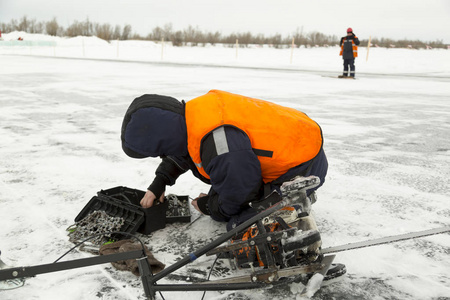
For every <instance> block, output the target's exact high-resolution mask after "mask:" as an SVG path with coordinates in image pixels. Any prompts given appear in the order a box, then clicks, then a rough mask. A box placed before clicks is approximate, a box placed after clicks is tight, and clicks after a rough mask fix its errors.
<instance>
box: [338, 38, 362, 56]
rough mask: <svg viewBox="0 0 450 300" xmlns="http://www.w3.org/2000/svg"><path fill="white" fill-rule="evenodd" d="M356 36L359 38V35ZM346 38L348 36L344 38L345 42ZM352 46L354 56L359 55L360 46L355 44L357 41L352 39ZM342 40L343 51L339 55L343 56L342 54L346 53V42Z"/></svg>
mask: <svg viewBox="0 0 450 300" xmlns="http://www.w3.org/2000/svg"><path fill="white" fill-rule="evenodd" d="M355 38H356V39H357V37H356V36H355ZM345 40H347V37H344V38H343V42H345ZM351 41H352V48H353V57H358V46H357V45H356V44H355V41H354V40H353V39H352V40H351ZM343 42H341V52H340V53H339V55H341V56H342V54H343V53H344V43H343Z"/></svg>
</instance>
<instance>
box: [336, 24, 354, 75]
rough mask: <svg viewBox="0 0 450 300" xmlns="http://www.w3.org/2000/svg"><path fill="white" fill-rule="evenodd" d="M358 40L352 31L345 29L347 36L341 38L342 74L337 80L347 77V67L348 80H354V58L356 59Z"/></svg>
mask: <svg viewBox="0 0 450 300" xmlns="http://www.w3.org/2000/svg"><path fill="white" fill-rule="evenodd" d="M358 45H359V39H358V38H357V37H356V35H355V34H354V33H353V29H351V28H348V29H347V36H344V37H342V38H341V43H340V46H341V52H340V53H339V55H342V58H343V59H344V74H343V75H342V76H339V78H345V77H348V76H349V74H348V67H349V66H350V78H355V58H356V57H358Z"/></svg>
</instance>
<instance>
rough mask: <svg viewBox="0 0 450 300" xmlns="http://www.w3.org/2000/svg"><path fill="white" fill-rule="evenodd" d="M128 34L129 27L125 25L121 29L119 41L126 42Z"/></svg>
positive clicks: (129, 31)
mask: <svg viewBox="0 0 450 300" xmlns="http://www.w3.org/2000/svg"><path fill="white" fill-rule="evenodd" d="M130 34H131V25H129V24H127V25H125V26H124V27H123V30H122V36H121V37H120V39H122V40H128V38H129V36H130Z"/></svg>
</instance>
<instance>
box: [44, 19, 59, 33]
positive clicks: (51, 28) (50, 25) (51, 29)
mask: <svg viewBox="0 0 450 300" xmlns="http://www.w3.org/2000/svg"><path fill="white" fill-rule="evenodd" d="M58 29H59V25H58V22H57V21H56V18H53V19H52V20H51V21H48V22H47V23H45V31H46V32H47V34H49V35H53V36H56V35H57V34H58Z"/></svg>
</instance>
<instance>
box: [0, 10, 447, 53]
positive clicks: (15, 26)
mask: <svg viewBox="0 0 450 300" xmlns="http://www.w3.org/2000/svg"><path fill="white" fill-rule="evenodd" d="M0 29H1V31H2V32H4V33H7V32H12V31H25V32H28V33H46V34H48V35H53V36H68V37H75V36H97V37H99V38H101V39H104V40H107V41H110V40H151V41H161V40H164V41H170V42H172V44H173V45H174V46H205V45H206V44H212V45H214V44H219V43H220V44H228V45H230V47H232V46H234V44H235V43H236V40H238V41H239V45H240V46H241V47H247V46H248V45H251V44H252V45H272V46H273V47H275V48H286V47H289V46H290V45H291V43H292V39H293V38H294V42H295V45H296V46H297V47H298V46H300V45H303V46H307V47H308V46H311V47H315V46H319V47H327V46H334V45H337V44H339V41H340V37H338V36H336V35H326V34H323V33H321V32H317V31H314V32H309V33H303V28H301V29H297V30H296V31H295V32H293V33H291V34H290V35H288V36H282V35H281V34H273V35H269V36H266V35H264V34H252V33H251V32H241V33H231V34H228V35H224V34H222V33H220V32H219V31H215V32H209V31H202V30H200V29H199V28H198V27H193V26H188V27H187V28H185V29H183V30H174V29H173V26H172V24H170V23H168V24H166V25H164V26H162V27H159V26H158V27H155V28H153V29H152V30H151V32H150V33H149V34H148V35H147V36H141V35H139V34H137V33H133V32H132V28H131V25H128V24H127V25H124V26H123V27H122V26H120V25H116V26H112V25H110V24H107V23H106V24H99V23H94V22H91V21H90V20H89V19H86V20H85V21H83V22H79V21H74V22H73V23H72V24H71V25H70V26H69V27H67V28H64V27H62V26H60V25H59V24H58V22H57V20H56V18H53V19H52V20H51V21H47V22H38V21H36V19H29V18H27V17H26V16H24V17H22V19H20V20H18V21H17V20H15V19H13V20H11V21H10V22H9V23H0ZM371 43H372V45H373V46H375V47H377V46H378V47H386V48H394V47H395V48H414V49H419V48H429V47H431V48H446V47H447V46H446V45H445V44H444V43H443V41H442V40H437V41H435V42H422V41H419V40H415V41H412V40H392V39H385V38H381V39H377V38H375V39H372V41H371ZM367 44H368V39H362V40H361V46H366V45H367Z"/></svg>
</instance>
